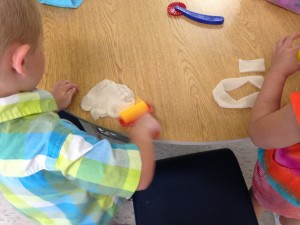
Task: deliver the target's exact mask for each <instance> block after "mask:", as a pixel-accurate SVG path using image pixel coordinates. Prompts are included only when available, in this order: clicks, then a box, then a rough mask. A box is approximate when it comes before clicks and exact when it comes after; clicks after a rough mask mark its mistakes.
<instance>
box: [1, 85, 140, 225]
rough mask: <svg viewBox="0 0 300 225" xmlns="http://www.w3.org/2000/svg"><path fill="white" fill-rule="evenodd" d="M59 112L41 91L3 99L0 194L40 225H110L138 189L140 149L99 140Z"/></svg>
mask: <svg viewBox="0 0 300 225" xmlns="http://www.w3.org/2000/svg"><path fill="white" fill-rule="evenodd" d="M55 110H57V106H56V103H55V100H54V98H53V96H52V95H51V94H50V93H48V92H46V91H42V90H36V91H34V92H30V93H20V94H15V95H12V96H9V97H6V98H0V190H1V192H3V194H4V196H5V198H6V199H7V200H8V201H9V202H10V203H11V204H12V205H13V206H14V207H15V208H16V209H18V210H19V211H20V212H22V213H23V214H25V215H26V216H28V217H30V218H32V219H33V220H35V221H37V222H38V223H40V224H44V225H75V224H76V225H94V224H97V225H102V224H107V223H108V222H109V221H110V220H111V218H112V217H113V215H114V212H115V210H116V207H117V205H118V203H119V197H122V198H129V197H131V195H132V194H133V192H134V191H135V190H136V188H137V186H138V183H139V179H140V174H141V159H140V154H139V151H138V149H137V146H136V145H133V144H124V145H120V144H113V143H109V142H108V141H106V140H101V141H99V140H98V139H97V138H95V137H93V136H90V135H88V134H87V133H85V132H83V131H81V130H79V129H78V128H77V127H76V126H75V125H73V124H72V123H70V122H69V121H66V120H62V119H60V118H59V117H58V115H57V114H56V113H55V112H54V111H55Z"/></svg>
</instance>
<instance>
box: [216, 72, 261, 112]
mask: <svg viewBox="0 0 300 225" xmlns="http://www.w3.org/2000/svg"><path fill="white" fill-rule="evenodd" d="M247 82H249V83H250V84H252V85H254V86H255V87H257V88H261V87H262V84H263V82H264V77H263V76H245V77H238V78H228V79H224V80H221V81H220V82H219V83H218V84H217V86H216V87H215V88H214V90H213V91H212V94H213V97H214V99H215V101H216V102H217V103H218V105H219V106H221V107H224V108H248V107H253V106H254V103H255V100H256V98H257V95H258V92H255V93H252V94H250V95H248V96H246V97H243V98H241V99H239V100H235V99H233V98H232V97H231V96H230V95H229V94H228V93H227V91H232V90H234V89H237V88H239V87H241V86H242V85H244V84H246V83H247Z"/></svg>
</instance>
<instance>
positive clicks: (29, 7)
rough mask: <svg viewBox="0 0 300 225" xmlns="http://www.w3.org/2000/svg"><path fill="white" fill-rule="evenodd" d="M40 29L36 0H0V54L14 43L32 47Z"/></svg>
mask: <svg viewBox="0 0 300 225" xmlns="http://www.w3.org/2000/svg"><path fill="white" fill-rule="evenodd" d="M42 30H43V26H42V17H41V14H40V11H39V6H38V3H37V0H0V56H1V55H2V54H3V53H4V51H5V50H6V49H7V48H8V47H9V46H11V45H12V44H14V43H20V44H29V45H31V46H32V47H33V49H34V48H35V47H36V45H37V42H38V39H39V36H40V34H41V32H42Z"/></svg>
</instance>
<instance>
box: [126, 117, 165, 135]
mask: <svg viewBox="0 0 300 225" xmlns="http://www.w3.org/2000/svg"><path fill="white" fill-rule="evenodd" d="M159 131H160V124H159V123H158V122H157V120H156V119H154V118H153V116H151V114H149V113H146V114H145V115H143V116H142V117H140V118H139V119H138V120H137V121H135V123H134V126H133V127H132V128H131V136H132V138H134V137H136V136H143V135H146V136H147V137H150V138H155V137H156V136H157V135H158V134H159Z"/></svg>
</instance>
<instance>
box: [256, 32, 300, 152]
mask: <svg viewBox="0 0 300 225" xmlns="http://www.w3.org/2000/svg"><path fill="white" fill-rule="evenodd" d="M299 37H300V33H296V34H292V35H290V36H287V37H284V38H282V39H280V40H279V41H278V42H277V45H276V47H275V49H274V50H273V55H272V64H271V68H270V70H269V72H268V73H267V75H266V77H265V81H264V84H263V86H262V88H261V91H260V93H259V95H258V98H257V100H256V103H255V105H254V107H253V110H252V115H251V122H250V136H251V138H252V140H253V142H254V143H255V144H256V145H258V146H259V147H262V148H274V147H277V148H278V147H286V146H289V145H292V144H295V143H297V142H299V141H300V128H299V126H298V124H297V121H296V117H295V115H294V111H293V109H292V106H291V104H288V105H287V106H285V107H283V108H282V109H280V102H281V96H282V91H283V88H284V84H285V82H286V80H287V78H288V77H289V76H290V75H292V74H293V73H295V72H296V71H298V70H300V62H299V61H297V58H296V54H297V51H298V50H299V48H300V46H293V45H292V44H293V41H294V40H296V39H297V38H299Z"/></svg>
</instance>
